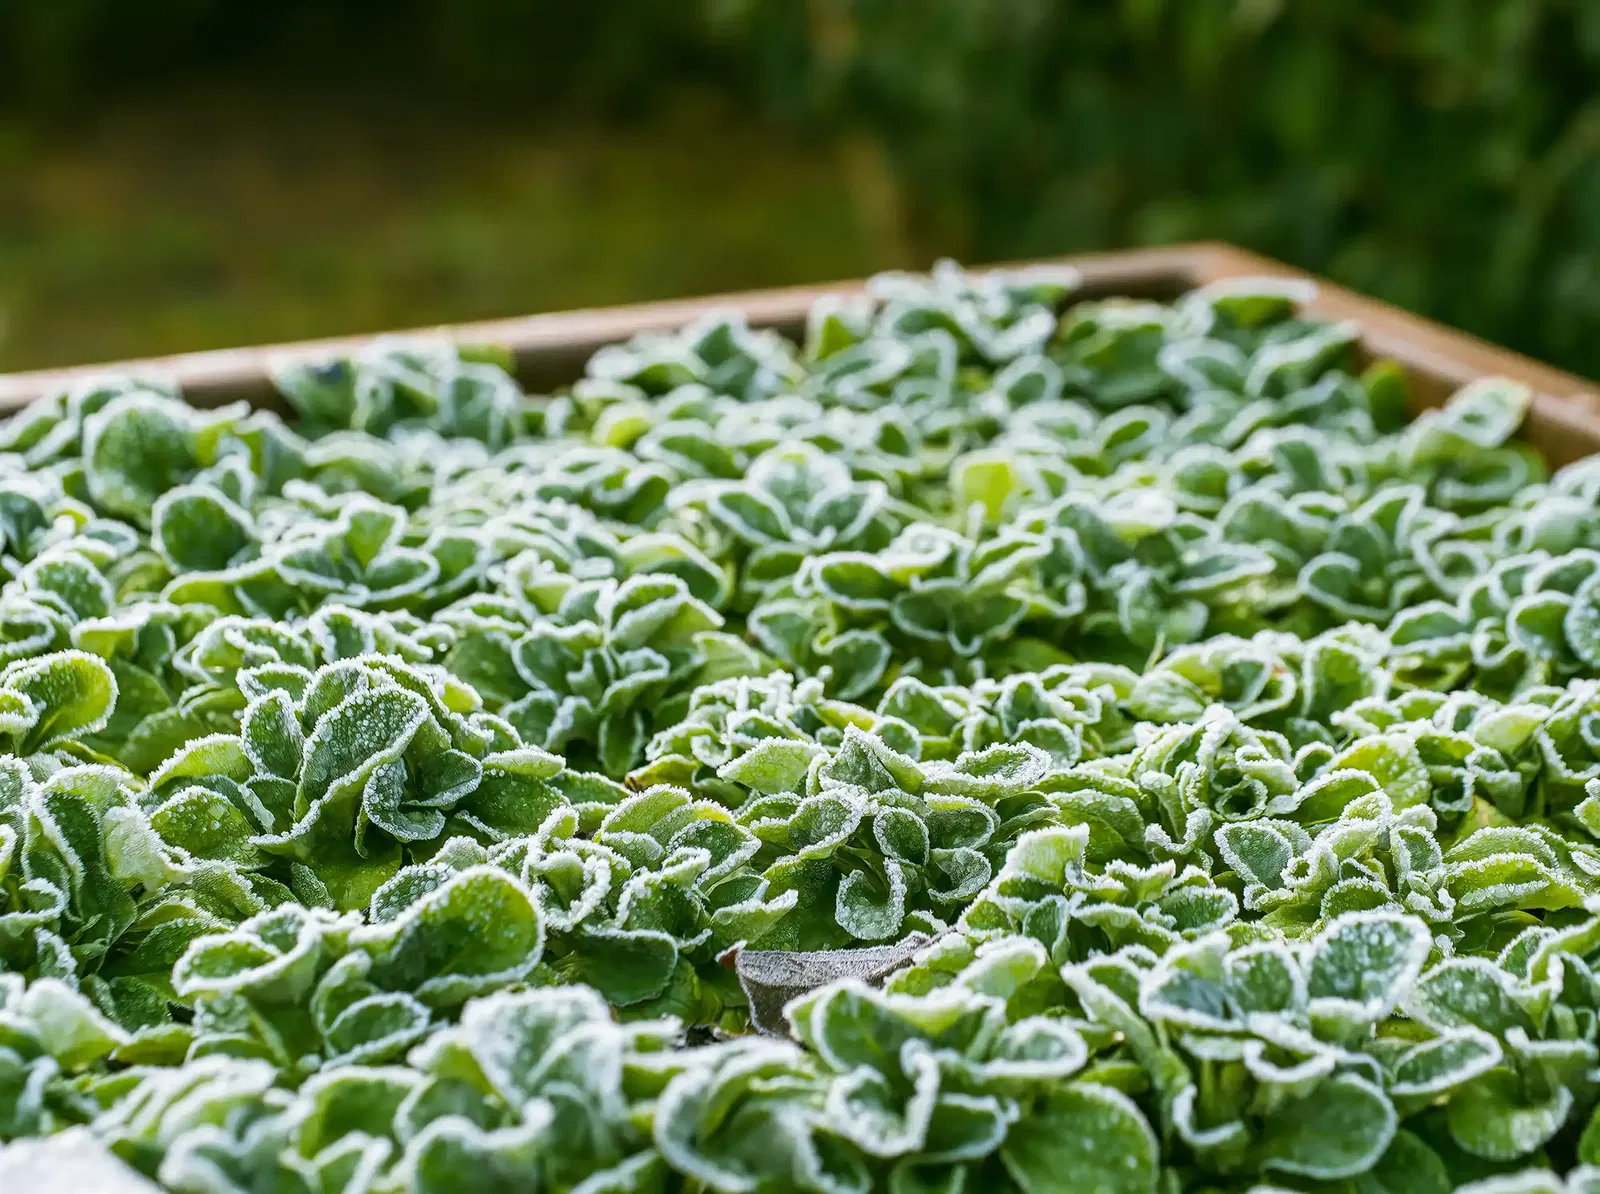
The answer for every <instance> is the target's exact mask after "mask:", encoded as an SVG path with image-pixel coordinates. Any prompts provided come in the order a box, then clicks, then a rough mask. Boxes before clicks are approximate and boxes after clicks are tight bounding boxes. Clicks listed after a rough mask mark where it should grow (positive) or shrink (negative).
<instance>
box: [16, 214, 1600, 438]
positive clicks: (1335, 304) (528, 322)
mask: <svg viewBox="0 0 1600 1194" xmlns="http://www.w3.org/2000/svg"><path fill="white" fill-rule="evenodd" d="M1051 263H1052V264H1063V265H1071V266H1074V267H1075V268H1077V269H1078V270H1079V272H1080V273H1081V274H1082V278H1083V284H1082V288H1081V294H1083V295H1084V296H1085V297H1106V296H1110V295H1117V294H1125V295H1129V296H1133V297H1143V298H1159V299H1170V298H1175V297H1176V296H1177V295H1179V294H1181V293H1183V292H1184V291H1186V290H1192V289H1194V288H1196V287H1198V286H1203V285H1207V284H1209V283H1213V282H1220V281H1224V280H1226V279H1230V278H1243V277H1263V276H1267V277H1281V278H1298V279H1304V280H1307V281H1311V282H1314V283H1315V285H1316V287H1317V293H1316V298H1315V299H1314V300H1313V301H1312V303H1311V304H1310V308H1309V309H1310V311H1311V313H1312V314H1315V315H1317V316H1319V317H1322V318H1325V319H1353V320H1355V321H1357V322H1358V323H1359V324H1360V325H1361V328H1362V339H1361V344H1362V350H1363V352H1364V353H1365V354H1366V355H1367V356H1368V357H1369V358H1372V359H1379V358H1383V359H1388V360H1393V361H1395V362H1397V363H1398V364H1400V365H1401V366H1402V367H1404V368H1405V370H1406V371H1407V373H1408V374H1409V375H1410V377H1411V380H1412V383H1413V391H1414V393H1415V395H1416V399H1417V403H1418V407H1419V409H1425V408H1427V407H1434V406H1438V405H1440V404H1442V403H1443V402H1444V400H1445V399H1446V398H1447V397H1449V395H1450V394H1451V393H1453V392H1454V391H1455V390H1456V389H1458V388H1460V387H1461V386H1462V385H1465V384H1466V383H1467V382H1469V381H1471V380H1472V379H1473V378H1476V377H1483V376H1487V375H1500V376H1504V377H1510V378H1513V379H1515V380H1517V381H1521V382H1523V383H1525V384H1526V385H1528V386H1529V387H1530V388H1532V390H1533V391H1534V394H1535V399H1534V404H1533V408H1532V410H1531V411H1530V412H1529V417H1528V421H1527V423H1526V425H1525V427H1524V434H1525V435H1526V437H1527V439H1528V440H1529V442H1531V443H1532V444H1533V445H1534V446H1535V447H1537V448H1539V449H1540V450H1541V451H1542V452H1544V453H1545V454H1546V455H1547V456H1548V457H1549V458H1550V459H1552V460H1553V461H1555V462H1556V463H1558V464H1560V463H1566V462H1567V461H1570V460H1575V459H1577V458H1579V457H1582V456H1586V455H1589V454H1590V453H1592V452H1596V451H1600V391H1597V388H1596V386H1595V385H1594V383H1592V382H1589V381H1586V380H1585V379H1583V378H1580V377H1577V376H1574V375H1573V374H1570V373H1564V372H1562V371H1561V370H1559V369H1555V368H1552V367H1551V366H1549V365H1544V364H1541V363H1539V362H1538V361H1533V360H1530V359H1529V358H1527V357H1524V356H1522V355H1520V354H1518V353H1514V352H1511V351H1510V350H1508V349H1504V348H1499V347H1497V346H1495V345H1492V344H1488V343H1486V342H1484V341H1482V340H1479V339H1477V338H1476V337H1473V336H1469V335H1467V334H1466V333H1464V332H1457V331H1453V330H1452V329H1449V328H1446V327H1443V326H1442V325H1440V324H1437V323H1434V322H1432V321H1430V320H1427V319H1423V318H1421V317H1420V316H1416V315H1412V314H1410V313H1409V312H1406V311H1402V310H1400V309H1399V308H1397V307H1392V306H1390V305H1389V304H1387V303H1382V302H1379V301H1378V300H1376V299H1371V298H1367V297H1365V296H1364V295H1359V294H1356V293H1354V292H1353V291H1350V290H1346V289H1344V288H1343V287H1341V286H1335V285H1333V284H1332V283H1330V282H1324V281H1322V280H1320V279H1315V278H1312V277H1311V276H1310V275H1308V274H1305V273H1303V272H1301V271H1299V270H1296V269H1294V268H1293V267H1291V266H1287V265H1284V264H1283V263H1282V262H1278V261H1274V260H1272V259H1270V258H1267V257H1262V256H1259V255H1257V254H1255V253H1251V252H1248V251H1246V250H1244V249H1239V248H1235V247H1233V246H1231V245H1225V244H1219V243H1209V242H1206V243H1198V244H1188V245H1174V246H1171V247H1166V248H1154V249H1132V250H1128V251H1125V252H1112V253H1089V254H1083V255H1080V256H1073V257H1062V258H1054V259H1051ZM1028 264H1034V263H1030V262H1015V263H1006V264H1001V265H996V266H991V267H986V268H991V269H1013V268H1017V267H1018V266H1023V265H1028ZM864 285H865V283H864V282H862V281H848V282H834V283H823V284H819V285H813V286H795V287H788V288H784V289H777V290H754V291H745V292H742V293H737V294H720V295H711V296H708V297H704V298H693V299H676V300H672V301H668V302H655V303H636V304H631V305H628V306H621V307H603V308H594V309H590V310H580V311H562V312H556V313H552V314H547V315H529V316H522V317H519V318H514V319H497V320H488V321H485V322H480V323H466V324H453V325H446V326H440V327H431V328H414V329H410V330H408V331H405V332H401V333H395V334H399V335H444V336H449V337H451V338H454V339H457V340H461V341H464V342H470V343H479V344H496V345H500V346H503V347H505V348H507V349H509V350H510V352H511V354H512V356H513V359H514V361H515V363H516V372H517V375H518V377H519V379H520V380H521V381H522V383H523V384H524V385H526V386H528V387H530V388H532V389H543V388H549V387H553V386H557V385H561V384H563V383H566V382H569V381H571V380H573V379H574V378H575V377H577V376H578V374H579V373H580V372H581V370H582V368H583V364H584V362H585V361H587V360H588V358H589V357H590V356H591V355H592V354H593V353H594V351H595V350H596V349H598V348H600V347H602V346H603V345H606V344H610V343H614V342H616V341H618V340H625V339H627V338H628V337H629V336H631V335H634V334H635V333H637V332H643V331H670V330H672V329H675V328H678V327H682V326H683V325H684V324H686V323H689V322H691V321H693V320H694V319H696V318H698V317H700V316H702V315H705V314H707V313H708V312H712V311H724V310H740V311H743V312H744V313H745V316H746V318H747V319H748V320H749V322H750V323H751V324H752V325H753V326H756V327H770V328H776V329H778V330H781V331H784V332H787V333H790V334H794V333H796V332H798V331H799V330H800V329H801V328H802V327H803V326H804V324H805V317H806V312H807V310H809V308H810V306H811V304H812V303H813V302H815V301H816V300H817V299H818V298H819V297H821V296H823V295H852V294H860V293H861V292H862V289H863V287H864ZM373 339H374V337H373V336H345V337H339V338H335V339H328V340H308V341H301V342H299V343H295V344H276V345H265V346H261V347H252V348H231V349H222V350H219V351H213V352H197V353H186V354H182V355H178V356H169V357H153V358H149V359H145V360H138V361H118V362H113V363H108V364H100V365H86V366H78V367H75V368H71V369H50V370H38V371H34V372H29V373H13V374H6V375H0V412H4V411H7V410H15V409H17V408H18V407H20V406H22V405H24V404H25V403H27V402H30V401H32V400H33V399H35V398H38V397H41V396H43V395H46V394H50V393H53V392H56V391H59V390H61V389H63V388H65V387H68V386H70V385H73V384H75V383H77V382H79V381H82V380H83V379H85V378H87V377H92V376H94V375H96V374H104V373H112V372H118V373H132V374H135V375H138V376H142V377H150V378H154V379H160V380H162V381H166V382H170V383H173V384H176V385H178V386H181V387H182V389H183V391H184V394H185V396H186V397H187V398H188V399H189V400H190V401H191V402H194V403H195V404H196V405H200V406H217V405H220V404H222V403H224V402H232V401H236V400H241V399H242V400H245V401H249V402H253V403H257V404H260V405H272V406H276V405H278V403H277V401H276V398H275V395H274V392H273V389H272V385H271V381H270V378H271V374H272V371H273V369H274V368H275V367H276V366H278V365H279V364H280V363H284V362H288V361H304V360H325V359H327V358H329V357H333V356H337V355H339V354H343V353H348V352H350V351H352V350H353V349H356V348H359V347H361V346H362V345H365V344H368V343H370V342H371V341H372V340H373Z"/></svg>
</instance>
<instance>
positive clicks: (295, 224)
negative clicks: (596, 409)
mask: <svg viewBox="0 0 1600 1194" xmlns="http://www.w3.org/2000/svg"><path fill="white" fill-rule="evenodd" d="M886 177H887V175H886V172H885V171H883V170H882V169H881V168H880V167H879V166H878V165H877V163H876V161H875V160H874V159H873V158H872V156H871V155H870V154H863V153H862V152H861V151H859V150H858V149H853V148H851V147H849V146H842V147H841V146H838V145H831V144H826V143H815V142H806V141H803V140H796V139H793V138H791V137H787V136H784V135H779V134H775V133H773V132H772V131H771V127H770V125H762V124H759V123H758V122H757V118H756V117H755V116H754V115H753V114H752V115H750V116H744V115H741V114H740V113H738V112H737V111H732V110H730V109H729V108H727V107H726V106H721V105H718V104H717V103H715V102H713V101H710V100H706V99H700V98H696V97H693V96H686V97H684V98H683V99H682V101H681V102H679V103H677V104H676V105H675V106H673V107H672V108H670V109H669V110H665V111H661V112H658V113H656V114H655V115H653V116H651V117H649V118H648V119H646V120H643V121H642V122H634V123H632V124H630V125H628V126H623V127H618V126H617V125H616V124H615V123H614V122H612V123H609V124H604V125H602V124H597V123H586V124H578V125H572V124H566V125H563V126H561V127H556V128H541V127H538V126H537V125H518V124H515V123H509V122H503V121H497V120H496V119H494V118H492V117H489V116H486V115H485V114H484V113H482V112H479V111H472V110H465V109H463V110H451V109H449V108H440V107H436V106H434V105H433V104H430V103H428V102H427V97H426V96H412V97H405V96H400V95H386V96H383V95H374V94H372V93H371V92H370V91H354V92H351V93H348V94H343V93H340V92H338V91H335V90H330V91H326V92H316V91H309V92H308V91H299V92H295V93H285V92H284V91H282V90H281V89H280V90H275V91H266V90H254V91H252V90H250V89H247V88H246V89H230V88H228V87H226V86H219V85H211V86H204V87H199V88H195V89H190V90H182V91H169V92H167V93H164V94H160V95H155V96H146V97H144V98H141V99H138V100H137V101H134V102H124V103H121V104H118V105H116V106H115V108H114V109H112V110H108V111H106V112H105V113H103V114H102V115H99V116H98V117H96V118H95V119H94V121H93V122H92V123H90V124H88V125H86V126H85V127H82V128H80V129H77V130H73V131H68V130H63V129H53V130H50V131H48V132H42V131H40V130H39V129H38V128H37V127H36V126H32V125H14V126H11V127H10V128H9V129H6V128H3V127H0V370H9V369H23V368H33V367H42V366H50V365H57V364H71V363H79V362H86V361H100V360H114V359H118V358H123V357H131V356H145V355H152V354H157V353H166V352H176V351H185V350H191V349H201V348H209V347H222V346H228V345H236V344H249V343H267V342H273V341H278V340H287V339H299V338H305V337H312V336H327V335H337V334H342V333H359V332H366V331H381V330H385V329H391V328H400V327H409V326H419V325H428V324H434V323H440V322H453V321H458V320H469V319H479V318H488V317H494V316H501V315H515V314H522V313H527V312H535V311H542V310H552V309H560V308H567V307H575V306H585V305H592V304H605V303H615V302H625V301H631V300H639V299H649V298H663V297H671V296H676V295H686V294H696V293H706V292H710V291H717V290H726V289H737V288H742V287H747V286H758V285H781V284H786V283H797V282H805V281H818V280H825V279H829V278H836V277H849V276H854V275H860V274H862V273H866V272H870V271H872V270H874V269H879V268H884V267H887V266H892V265H899V264H906V262H905V261H904V258H905V257H906V251H905V249H904V247H903V243H902V241H903V238H902V237H900V236H899V235H898V233H897V230H896V227H895V216H894V213H895V203H894V197H893V195H892V193H891V194H886V193H885V188H886V187H889V185H890V184H888V183H887V182H886Z"/></svg>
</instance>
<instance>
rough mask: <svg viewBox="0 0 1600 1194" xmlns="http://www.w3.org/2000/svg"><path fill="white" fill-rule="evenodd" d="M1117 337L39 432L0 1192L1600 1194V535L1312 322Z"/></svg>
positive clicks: (953, 277)
mask: <svg viewBox="0 0 1600 1194" xmlns="http://www.w3.org/2000/svg"><path fill="white" fill-rule="evenodd" d="M1074 285H1075V278H1074V276H1073V275H1072V274H1071V271H1062V270H1056V269H1043V270H1032V271H1021V272H1016V273H1010V274H1005V273H1000V274H983V275H969V274H965V273H963V272H962V271H960V270H959V269H957V268H955V267H954V266H949V265H944V266H941V267H939V269H938V270H936V271H935V273H934V275H933V276H932V277H931V278H917V277H913V276H910V275H893V276H888V277H884V278H880V279H877V280H876V281H875V282H874V283H873V284H872V286H871V287H870V288H869V291H868V292H867V294H866V295H864V296H862V297H860V298H856V299H849V300H834V299H829V300H823V301H821V302H819V303H818V304H817V305H816V307H815V309H814V310H813V312H812V314H811V317H810V319H809V321H808V322H807V325H806V328H805V332H804V336H803V338H801V339H800V341H799V342H790V341H789V340H787V339H785V338H784V337H783V336H781V335H779V334H777V333H775V332H772V331H768V330H762V329H755V328H751V327H750V326H749V325H748V324H747V323H746V322H745V321H744V320H743V319H742V318H740V317H739V316H738V315H736V314H728V315H717V316H712V317H708V318H705V319H702V320H701V321H699V322H697V323H696V324H694V325H693V326H692V327H690V328H687V329H685V330H683V331H681V332H675V333H652V334H649V335H643V336H639V337H636V338H635V339H633V340H631V341H629V342H627V343H624V344H617V345H612V346H610V347H607V348H605V349H603V350H602V351H601V352H599V353H598V354H596V356H595V357H594V359H593V360H592V361H591V363H590V365H589V367H588V368H587V370H586V371H585V373H584V376H583V377H582V378H580V379H579V380H577V381H576V382H575V383H574V384H573V385H571V386H570V387H566V388H564V389H563V390H562V391H561V392H559V393H556V394H553V395H529V394H525V393H524V392H523V391H522V389H521V388H520V387H519V386H518V385H517V384H516V382H515V381H514V380H513V379H512V377H511V375H510V374H509V373H508V372H507V370H506V368H505V366H506V365H507V364H508V363H509V362H508V361H507V360H506V359H505V358H504V357H503V356H502V355H500V354H497V353H495V352H492V351H486V350H480V349H471V348H458V347H454V346H451V345H449V344H447V343H443V342H439V341H427V342H417V343H409V342H405V343H402V342H388V341H385V342H380V343H377V344H375V345H373V346H372V347H371V348H370V349H366V350H362V351H359V352H357V353H355V354H353V355H351V356H349V357H348V358H345V359H342V360H337V361H333V362H306V361H298V362H295V363H292V364H290V365H287V366H285V368H284V369H283V371H282V373H281V375H280V377H279V387H280V389H281V390H282V392H283V395H284V397H285V399H286V401H287V403H288V405H289V407H290V408H291V409H292V410H293V411H294V412H295V418H294V421H293V422H292V423H290V422H286V421H284V420H283V419H281V418H279V417H278V416H276V415H274V414H270V413H267V412H252V411H250V410H248V409H246V408H243V407H229V408H224V409H221V410H214V411H206V412H202V411H199V410H196V409H193V408H191V407H189V406H186V405H184V403H183V402H182V401H181V396H180V395H178V394H176V393H174V392H172V391H171V390H169V389H167V388H165V387H163V386H162V385H160V384H158V383H155V382H152V381H148V380H141V379H101V380H95V381H90V382H85V383H83V384H80V385H78V386H75V387H74V388H72V389H70V390H68V391H65V392H63V393H61V394H57V395H52V396H51V397H49V398H47V399H45V400H43V401H41V402H38V403H36V404H34V405H33V406H31V407H29V408H27V409H26V410H24V411H21V412H19V413H17V414H16V415H14V416H13V417H12V418H10V419H9V420H7V421H5V422H4V423H3V424H0V752H3V753H0V1143H3V1142H5V1141H9V1140H16V1139H26V1138H31V1137H40V1136H49V1135H53V1134H56V1133H60V1132H63V1131H65V1130H67V1129H76V1131H75V1134H74V1136H73V1137H72V1138H73V1139H83V1140H86V1141H88V1142H89V1143H90V1144H94V1145H96V1146H98V1147H103V1148H105V1149H106V1150H109V1152H110V1153H111V1154H112V1155H114V1156H115V1157H116V1158H120V1160H121V1161H122V1162H125V1163H126V1164H127V1165H128V1166H130V1167H131V1168H132V1170H133V1171H135V1172H136V1173H137V1174H139V1175H142V1176H143V1177H144V1178H146V1179H149V1180H151V1181H154V1182H156V1183H158V1184H159V1185H160V1186H161V1187H163V1188H165V1189H168V1190H171V1191H174V1192H175V1194H269V1192H270V1194H335V1192H338V1194H450V1192H454V1191H464V1190H467V1189H473V1190H477V1189H483V1190H507V1191H511V1190H516V1191H533V1190H549V1191H552V1192H559V1194H668V1192H672V1191H684V1192H686V1194H711V1192H713V1191H714V1192H717V1194H788V1192H790V1191H806V1192H812V1194H869V1192H873V1191H885V1192H888V1194H933V1192H939V1194H976V1192H978V1191H985V1192H987V1191H996V1192H1002V1194H1058V1192H1059V1194H1076V1192H1085V1194H1403V1192H1404V1194H1410V1192H1418V1194H1449V1192H1450V1191H1452V1190H1457V1189H1459V1190H1461V1191H1463V1192H1464V1194H1465V1192H1471V1194H1594V1192H1595V1191H1600V1176H1597V1175H1600V1116H1597V1110H1596V1109H1597V1106H1600V1079H1597V1075H1600V979H1597V974H1600V469H1597V468H1596V466H1595V465H1594V463H1593V462H1579V463H1578V464H1575V465H1571V466H1568V467H1567V468H1564V469H1561V470H1559V471H1557V472H1555V473H1554V474H1553V475H1551V474H1548V473H1547V470H1546V469H1545V466H1544V464H1543V462H1542V461H1540V460H1539V458H1538V457H1537V455H1536V454H1535V453H1533V452H1532V451H1531V450H1529V449H1528V448H1527V447H1526V446H1525V445H1523V444H1521V443H1519V442H1518V440H1517V439H1516V433H1517V430H1518V428H1519V425H1520V423H1521V421H1522V419H1523V417H1524V415H1525V413H1526V411H1527V409H1528V406H1529V403H1530V401H1531V398H1530V395H1529V394H1528V393H1527V392H1526V391H1525V390H1523V389H1521V388H1520V387H1518V386H1516V385H1513V384H1510V383H1506V382H1501V381H1496V380H1483V381H1479V382H1475V383H1473V384H1472V385H1469V386H1468V387H1466V388H1465V389H1464V390H1462V391H1461V392H1460V393H1459V394H1458V395H1456V396H1455V397H1454V398H1453V399H1452V400H1450V401H1449V402H1448V403H1447V404H1446V405H1445V406H1444V407H1443V408H1442V409H1439V410H1434V411H1429V412H1426V413H1424V414H1422V415H1420V416H1418V417H1416V418H1414V419H1412V420H1411V421H1409V422H1408V421H1407V419H1406V409H1407V402H1408V395H1407V393H1406V387H1405V382H1404V378H1403V375H1402V374H1401V373H1400V372H1399V371H1398V370H1396V369H1394V368H1393V367H1392V366H1388V365H1385V364H1383V363H1381V362H1380V363H1378V364H1375V365H1368V366H1366V367H1364V368H1363V367H1361V365H1360V362H1359V358H1358V356H1357V355H1356V353H1355V351H1354V346H1355V344H1356V341H1357V339H1358V332H1359V330H1358V329H1357V328H1355V327H1354V326H1352V325H1348V324H1326V323H1322V322H1319V321H1317V320H1316V319H1314V318H1311V317H1309V316H1307V315H1305V314H1304V313H1303V312H1302V304H1303V303H1304V302H1305V300H1306V298H1307V297H1308V296H1307V295H1306V294H1305V293H1303V292H1302V291H1301V289H1300V288H1298V287H1297V286H1293V285H1288V286H1286V285H1282V284H1279V283H1273V282H1270V281H1262V282H1251V283H1228V284H1223V285H1218V286H1213V287H1206V288H1203V289H1201V290H1199V291H1196V292H1194V293H1192V294H1190V295H1187V296H1184V297H1183V298H1181V299H1179V300H1178V301H1177V302H1175V303H1170V304H1164V303H1158V302H1153V301H1148V300H1140V301H1129V300H1120V299H1102V300H1095V301H1085V302H1073V301H1071V297H1070V296H1071V292H1072V289H1073V287H1074ZM885 959H887V960H885ZM886 975H887V977H885V976H886Z"/></svg>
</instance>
